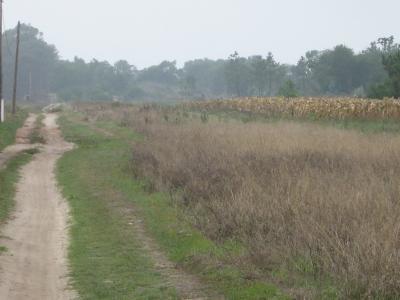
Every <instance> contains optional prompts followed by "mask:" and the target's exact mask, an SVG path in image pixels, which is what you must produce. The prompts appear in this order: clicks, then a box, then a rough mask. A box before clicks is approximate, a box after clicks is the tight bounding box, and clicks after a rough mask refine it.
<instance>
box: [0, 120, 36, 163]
mask: <svg viewBox="0 0 400 300" xmlns="http://www.w3.org/2000/svg"><path fill="white" fill-rule="evenodd" d="M36 119H37V115H36V114H29V117H28V118H27V119H26V121H25V123H24V126H23V127H21V128H20V129H18V130H17V134H16V139H15V144H14V145H11V146H8V147H6V148H5V149H4V150H3V151H1V152H0V170H1V169H3V168H4V167H5V166H6V164H7V161H9V160H10V159H11V158H13V157H14V156H16V155H18V153H20V152H22V151H24V150H28V149H32V148H36V147H37V145H32V144H31V143H30V138H29V137H30V135H31V133H32V131H33V130H34V128H35V122H36Z"/></svg>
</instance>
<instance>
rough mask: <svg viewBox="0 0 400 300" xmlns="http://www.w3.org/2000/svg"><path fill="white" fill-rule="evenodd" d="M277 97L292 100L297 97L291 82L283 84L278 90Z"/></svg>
mask: <svg viewBox="0 0 400 300" xmlns="http://www.w3.org/2000/svg"><path fill="white" fill-rule="evenodd" d="M279 96H283V97H285V98H294V97H297V96H298V92H297V90H296V86H295V84H294V82H293V81H292V80H288V81H286V82H285V84H284V85H283V86H282V87H281V88H280V89H279Z"/></svg>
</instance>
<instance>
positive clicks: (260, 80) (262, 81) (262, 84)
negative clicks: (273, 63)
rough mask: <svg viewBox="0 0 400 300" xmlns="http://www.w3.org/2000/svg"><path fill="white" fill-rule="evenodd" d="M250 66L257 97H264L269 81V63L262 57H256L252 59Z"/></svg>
mask: <svg viewBox="0 0 400 300" xmlns="http://www.w3.org/2000/svg"><path fill="white" fill-rule="evenodd" d="M250 65H251V75H252V82H253V85H254V87H255V89H256V91H257V96H264V94H265V90H266V87H267V81H268V66H267V61H266V60H265V59H264V58H263V57H262V56H261V55H256V56H253V57H251V58H250Z"/></svg>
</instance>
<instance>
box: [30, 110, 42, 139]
mask: <svg viewBox="0 0 400 300" xmlns="http://www.w3.org/2000/svg"><path fill="white" fill-rule="evenodd" d="M43 120H44V114H40V115H39V116H38V117H37V119H36V122H35V127H34V128H33V130H32V132H31V134H30V136H29V139H30V142H31V143H32V144H44V143H45V140H44V137H43V136H42V133H41V130H42V128H43V126H44V124H43Z"/></svg>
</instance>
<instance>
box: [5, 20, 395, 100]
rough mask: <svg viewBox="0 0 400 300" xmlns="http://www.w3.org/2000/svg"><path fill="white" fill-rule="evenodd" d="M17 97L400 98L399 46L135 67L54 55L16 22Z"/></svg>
mask: <svg viewBox="0 0 400 300" xmlns="http://www.w3.org/2000/svg"><path fill="white" fill-rule="evenodd" d="M3 37H4V40H5V42H4V45H3V53H4V75H5V76H4V90H5V97H6V98H7V99H10V97H11V93H12V78H13V76H12V74H13V63H14V59H15V54H14V50H13V49H15V43H16V29H11V30H7V31H6V32H5V33H4V34H3ZM20 68H21V70H20V72H19V95H18V96H19V98H20V99H21V98H25V99H30V100H31V101H40V100H44V99H47V98H48V97H49V95H57V97H58V98H59V99H61V100H64V101H71V100H99V101H109V100H112V99H119V100H126V101H130V100H166V101H168V100H170V101H174V100H179V99H205V98H226V97H236V96H275V95H285V96H296V95H304V96H322V95H330V96H332V95H351V96H362V97H365V96H369V97H372V98H384V97H396V98H399V97H400V46H399V44H397V43H395V41H394V38H393V37H388V38H381V39H379V40H378V41H376V42H372V43H371V44H370V46H369V47H368V48H367V49H365V50H363V51H361V52H360V53H355V52H354V51H353V50H352V49H351V48H349V47H347V46H345V45H338V46H336V47H334V48H333V49H328V50H323V51H317V50H312V51H308V52H307V53H305V55H304V56H302V57H301V58H300V59H299V61H298V62H297V64H294V65H290V64H282V63H279V62H278V61H276V59H275V58H274V56H273V54H272V53H268V54H267V55H265V56H262V55H254V56H250V57H242V56H240V55H239V53H237V52H235V53H233V54H232V55H230V56H229V57H228V58H227V59H219V60H211V59H197V60H192V61H188V62H186V63H185V64H184V66H183V67H181V68H179V67H178V66H177V64H176V62H175V61H172V62H171V61H164V62H162V63H160V64H159V65H155V66H150V67H148V68H145V69H142V70H138V69H137V68H136V67H135V66H134V65H132V64H130V63H129V62H127V61H126V60H120V61H118V62H116V63H114V64H110V63H109V62H107V61H99V60H96V59H93V60H91V61H89V62H87V61H85V60H83V59H81V58H78V57H75V59H74V60H72V61H71V60H64V59H61V58H60V56H59V54H58V51H57V49H56V47H55V46H53V45H50V44H48V43H47V42H46V41H45V40H44V38H43V34H42V33H41V32H40V31H39V30H38V29H37V28H34V27H32V26H30V25H27V24H22V26H21V54H20Z"/></svg>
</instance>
